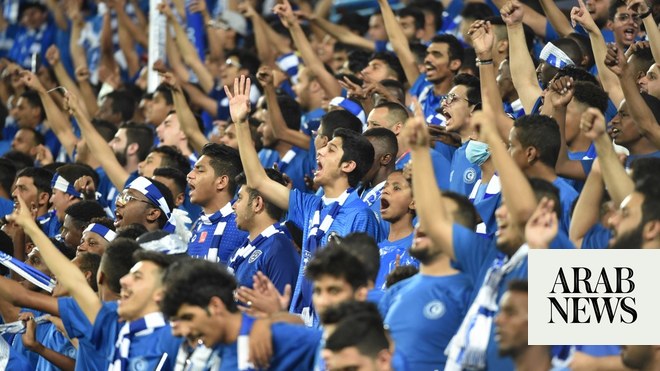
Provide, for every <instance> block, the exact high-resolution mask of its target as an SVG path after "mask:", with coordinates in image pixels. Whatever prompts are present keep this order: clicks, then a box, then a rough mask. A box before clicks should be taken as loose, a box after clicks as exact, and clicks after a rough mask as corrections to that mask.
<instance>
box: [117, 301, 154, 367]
mask: <svg viewBox="0 0 660 371" xmlns="http://www.w3.org/2000/svg"><path fill="white" fill-rule="evenodd" d="M165 325H166V323H165V317H163V313H161V312H154V313H149V314H147V315H146V316H144V317H142V318H140V319H138V320H135V321H130V322H126V323H125V324H124V326H122V328H121V330H119V335H118V336H117V342H116V343H115V355H114V358H113V362H112V363H111V364H110V367H109V368H108V371H124V370H127V369H128V365H129V355H130V350H131V341H132V340H133V338H134V337H136V336H145V335H150V334H152V333H153V332H154V331H155V330H156V329H159V328H161V327H164V326H165Z"/></svg>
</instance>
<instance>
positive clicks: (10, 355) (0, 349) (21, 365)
mask: <svg viewBox="0 0 660 371" xmlns="http://www.w3.org/2000/svg"><path fill="white" fill-rule="evenodd" d="M18 336H20V335H18ZM0 354H2V355H3V356H2V357H0V369H2V370H12V371H32V370H34V367H32V365H31V364H30V362H29V361H28V359H27V358H26V357H25V356H24V355H22V354H20V353H17V352H14V351H13V350H12V349H11V348H10V346H9V344H7V341H5V339H4V338H0Z"/></svg>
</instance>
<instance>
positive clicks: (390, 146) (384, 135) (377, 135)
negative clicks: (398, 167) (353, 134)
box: [362, 128, 399, 163]
mask: <svg viewBox="0 0 660 371" xmlns="http://www.w3.org/2000/svg"><path fill="white" fill-rule="evenodd" d="M362 136H364V137H365V138H372V140H375V141H376V143H378V146H379V147H381V148H383V150H384V151H385V153H390V154H392V156H393V157H394V159H393V160H392V163H394V161H395V160H396V155H397V153H399V144H398V143H397V140H396V134H394V132H393V131H392V130H390V129H386V128H373V129H369V130H367V131H365V132H364V133H363V134H362ZM374 152H376V146H375V145H374Z"/></svg>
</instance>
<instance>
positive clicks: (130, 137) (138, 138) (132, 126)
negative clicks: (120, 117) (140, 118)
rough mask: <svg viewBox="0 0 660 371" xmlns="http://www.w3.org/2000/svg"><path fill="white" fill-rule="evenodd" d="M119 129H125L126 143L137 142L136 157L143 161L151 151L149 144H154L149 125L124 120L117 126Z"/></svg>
mask: <svg viewBox="0 0 660 371" xmlns="http://www.w3.org/2000/svg"><path fill="white" fill-rule="evenodd" d="M119 129H126V145H130V144H133V143H137V144H138V152H137V156H138V159H139V160H140V161H144V159H145V158H147V155H148V154H149V152H151V146H153V145H154V131H153V129H152V128H151V126H149V125H146V124H138V123H135V122H125V123H123V124H121V125H120V126H119Z"/></svg>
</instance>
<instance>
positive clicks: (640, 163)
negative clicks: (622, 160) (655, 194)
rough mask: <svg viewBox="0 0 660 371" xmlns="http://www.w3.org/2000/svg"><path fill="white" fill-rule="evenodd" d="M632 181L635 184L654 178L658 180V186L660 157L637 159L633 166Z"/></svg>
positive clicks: (631, 165)
mask: <svg viewBox="0 0 660 371" xmlns="http://www.w3.org/2000/svg"><path fill="white" fill-rule="evenodd" d="M630 168H631V169H632V179H633V181H634V182H635V183H637V182H639V181H640V180H642V179H644V178H647V177H652V178H655V179H656V180H657V182H656V184H657V183H659V182H660V173H658V169H660V158H658V157H640V158H637V159H635V160H634V161H633V162H632V163H631V164H630Z"/></svg>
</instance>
